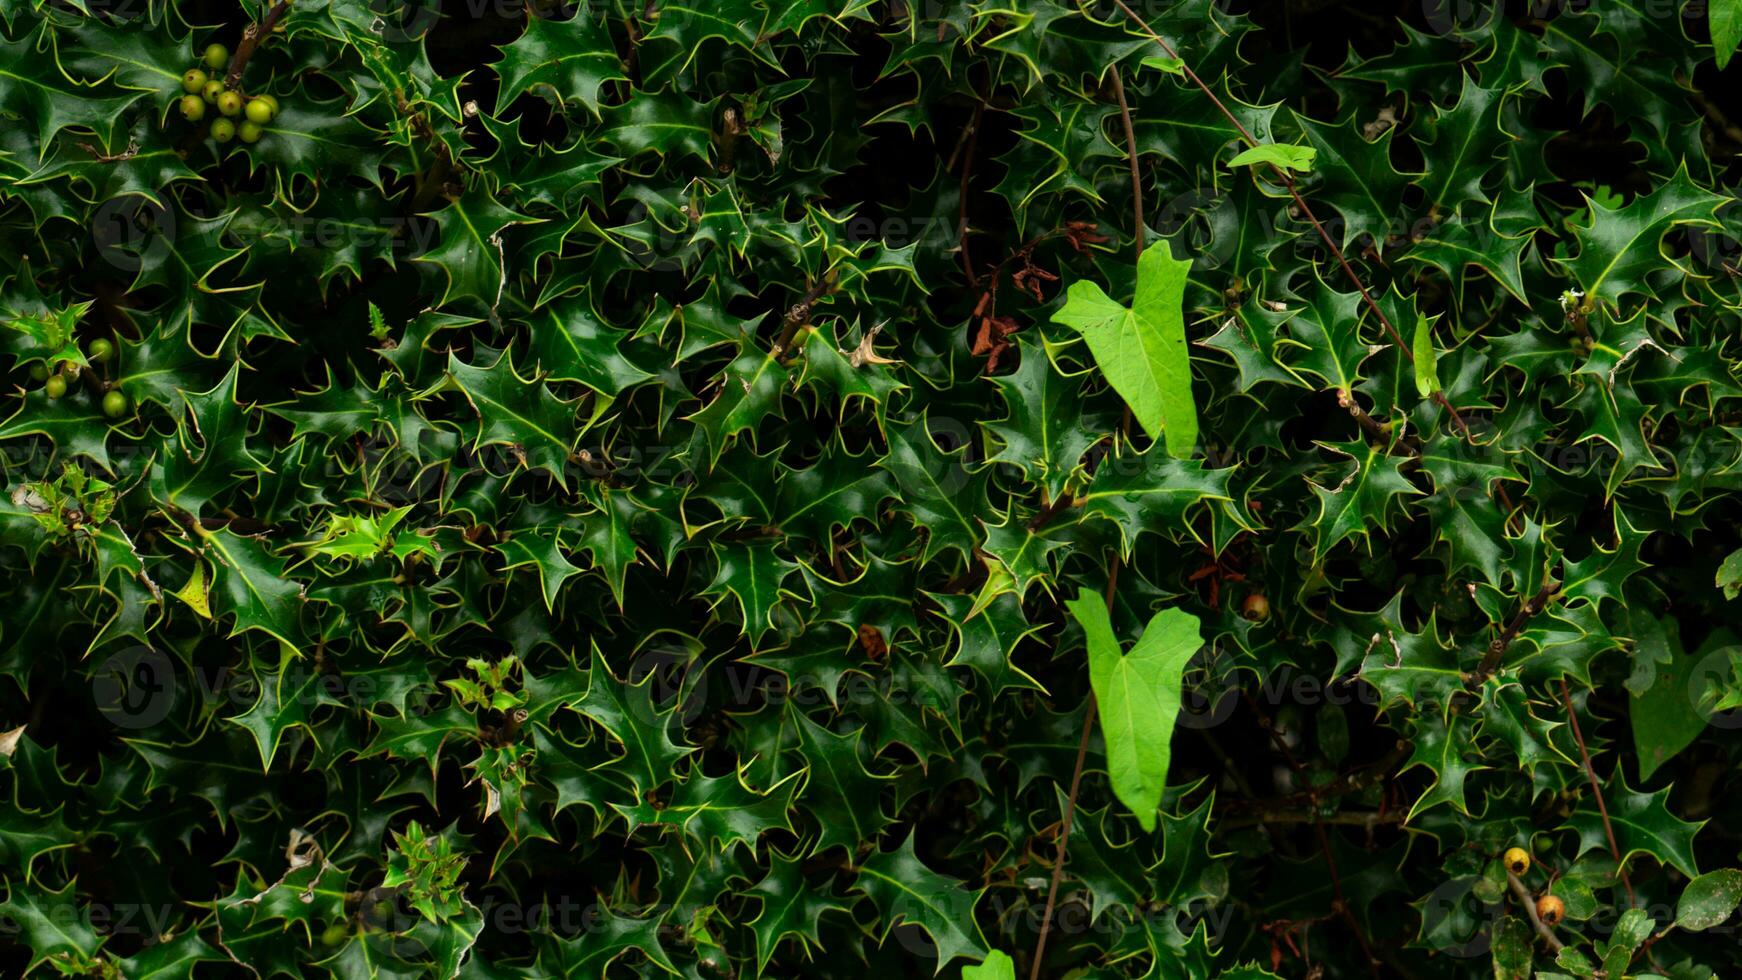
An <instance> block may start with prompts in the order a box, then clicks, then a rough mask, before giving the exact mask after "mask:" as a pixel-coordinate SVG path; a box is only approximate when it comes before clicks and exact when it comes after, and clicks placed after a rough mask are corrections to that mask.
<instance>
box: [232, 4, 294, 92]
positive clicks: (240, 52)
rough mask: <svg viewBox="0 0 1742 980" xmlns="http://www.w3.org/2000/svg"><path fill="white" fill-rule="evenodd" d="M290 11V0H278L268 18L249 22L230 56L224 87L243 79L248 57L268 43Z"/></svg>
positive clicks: (233, 85) (234, 85) (234, 84)
mask: <svg viewBox="0 0 1742 980" xmlns="http://www.w3.org/2000/svg"><path fill="white" fill-rule="evenodd" d="M289 12H290V0H278V2H277V3H275V4H273V5H272V9H271V10H268V11H267V12H266V19H265V20H263V21H261V22H260V23H258V24H249V25H248V26H247V27H246V28H244V29H243V31H242V43H241V44H238V45H236V53H235V54H234V55H231V56H230V70H229V71H228V72H227V73H226V74H225V75H224V87H225V88H231V89H233V88H235V87H236V85H237V83H239V82H241V81H242V69H244V68H246V67H248V59H250V58H252V57H254V49H256V48H258V47H259V46H260V45H262V44H265V43H266V39H267V38H269V37H271V36H272V32H273V30H275V29H276V28H277V27H278V22H279V21H281V20H283V19H284V15H285V14H287V13H289Z"/></svg>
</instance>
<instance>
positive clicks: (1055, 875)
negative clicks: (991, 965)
mask: <svg viewBox="0 0 1742 980" xmlns="http://www.w3.org/2000/svg"><path fill="white" fill-rule="evenodd" d="M1119 566H1120V559H1119V555H1118V554H1117V553H1115V554H1114V555H1113V560H1112V561H1111V562H1110V563H1109V564H1108V566H1107V611H1108V612H1112V611H1113V595H1114V593H1115V592H1116V591H1117V590H1118V588H1119ZM1094 727H1095V692H1094V691H1090V692H1089V705H1088V708H1087V710H1085V711H1084V712H1083V734H1082V736H1081V737H1080V738H1078V739H1077V764H1076V765H1075V766H1074V767H1073V768H1072V769H1071V791H1070V795H1068V796H1066V797H1065V813H1064V822H1063V823H1062V824H1061V825H1060V826H1059V845H1058V850H1057V851H1056V852H1055V853H1054V855H1053V861H1052V883H1051V884H1049V885H1047V889H1046V910H1045V911H1044V912H1043V913H1042V914H1041V917H1040V936H1039V937H1038V938H1036V939H1035V941H1034V961H1033V962H1032V963H1030V964H1029V967H1028V980H1039V978H1040V964H1041V961H1042V960H1044V959H1045V958H1046V937H1047V934H1048V933H1050V932H1051V931H1052V910H1053V905H1054V904H1055V903H1056V902H1057V901H1058V894H1059V880H1060V879H1061V878H1063V877H1064V872H1065V848H1066V846H1067V845H1069V844H1070V842H1071V825H1072V824H1073V823H1074V822H1075V820H1076V816H1077V791H1078V789H1080V788H1081V787H1082V784H1083V760H1084V759H1086V758H1087V757H1088V754H1089V732H1090V731H1092V730H1093V729H1094Z"/></svg>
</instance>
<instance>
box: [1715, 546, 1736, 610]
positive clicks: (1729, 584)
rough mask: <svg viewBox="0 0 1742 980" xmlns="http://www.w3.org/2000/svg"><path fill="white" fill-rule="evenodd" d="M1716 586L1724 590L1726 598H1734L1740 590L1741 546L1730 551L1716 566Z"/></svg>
mask: <svg viewBox="0 0 1742 980" xmlns="http://www.w3.org/2000/svg"><path fill="white" fill-rule="evenodd" d="M1717 586H1718V588H1720V589H1723V590H1724V598H1726V599H1734V598H1736V594H1737V593H1738V592H1742V548H1737V549H1736V550H1735V551H1732V552H1730V554H1729V555H1727V556H1725V558H1724V563H1723V564H1722V565H1719V566H1718V576H1717Z"/></svg>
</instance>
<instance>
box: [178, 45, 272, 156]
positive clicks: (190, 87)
mask: <svg viewBox="0 0 1742 980" xmlns="http://www.w3.org/2000/svg"><path fill="white" fill-rule="evenodd" d="M229 62H230V49H228V48H226V47H224V46H223V45H222V44H213V45H210V46H208V47H207V48H206V52H205V54H204V55H202V56H201V58H200V64H201V65H203V66H204V67H194V68H189V69H188V70H187V73H186V74H184V75H182V77H181V87H182V91H184V92H186V93H187V94H186V95H184V96H182V97H181V114H182V116H183V117H184V118H186V119H187V121H188V122H199V121H200V120H201V119H204V118H206V106H213V107H215V108H216V109H217V110H218V116H219V118H217V119H214V120H212V126H211V129H210V130H209V132H210V133H211V137H212V139H214V140H217V141H218V142H219V143H228V142H230V141H231V140H233V139H235V138H236V137H238V136H240V137H242V142H244V143H253V142H256V141H258V140H259V139H260V136H261V134H262V133H263V132H265V128H264V127H265V126H266V124H267V123H269V122H271V121H272V117H273V116H276V115H278V100H277V99H275V98H273V97H272V96H270V95H256V96H253V97H251V98H250V97H247V96H244V95H243V94H242V93H241V92H237V91H235V90H234V89H229V88H225V87H224V83H223V81H222V80H221V79H219V78H217V77H215V76H216V75H217V74H218V73H219V72H220V71H222V70H223V67H224V66H225V65H227V64H229ZM207 69H210V71H211V73H212V74H209V75H208V74H207V73H206V72H207ZM238 117H240V118H241V123H240V125H238V124H237V122H236V121H235V120H236V119H237V118H238Z"/></svg>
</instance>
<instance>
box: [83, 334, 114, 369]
mask: <svg viewBox="0 0 1742 980" xmlns="http://www.w3.org/2000/svg"><path fill="white" fill-rule="evenodd" d="M85 356H86V357H88V358H90V359H91V360H93V361H96V362H97V363H98V364H101V363H103V362H104V361H107V360H108V359H109V358H111V357H113V356H115V345H114V344H113V343H110V341H109V338H107V337H98V338H97V339H96V340H93V341H91V343H90V346H88V347H86V348H85Z"/></svg>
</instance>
